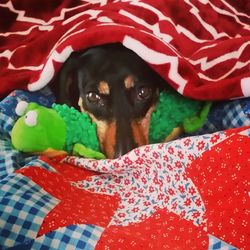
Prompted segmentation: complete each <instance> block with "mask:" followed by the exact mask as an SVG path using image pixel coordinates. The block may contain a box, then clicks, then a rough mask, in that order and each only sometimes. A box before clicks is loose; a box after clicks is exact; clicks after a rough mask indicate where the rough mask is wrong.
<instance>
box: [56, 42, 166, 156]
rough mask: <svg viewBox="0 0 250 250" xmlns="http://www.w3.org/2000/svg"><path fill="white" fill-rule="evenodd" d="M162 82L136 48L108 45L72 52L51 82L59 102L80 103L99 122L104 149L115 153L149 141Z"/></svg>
mask: <svg viewBox="0 0 250 250" xmlns="http://www.w3.org/2000/svg"><path fill="white" fill-rule="evenodd" d="M58 81H59V82H58ZM163 84H164V83H163V80H162V78H160V76H158V75H157V74H156V73H155V72H154V71H153V70H152V69H151V68H150V67H149V66H148V65H147V64H146V63H145V62H144V61H143V60H142V59H141V58H140V57H139V56H137V55H136V54H135V53H134V52H133V51H131V50H129V49H127V48H125V47H123V46H122V45H121V44H108V45H102V46H98V47H93V48H90V49H88V50H86V51H83V52H77V53H75V54H73V55H71V57H70V58H69V59H68V60H67V61H66V63H65V64H64V66H63V67H62V69H61V71H60V73H59V74H58V80H57V83H56V84H54V85H53V86H54V87H55V88H56V89H55V88H54V91H55V93H56V96H57V102H59V103H66V104H68V105H71V106H74V107H76V108H78V109H79V107H80V109H81V111H84V112H87V113H88V114H89V115H90V117H91V118H92V120H93V121H94V122H96V124H97V133H98V138H99V141H100V145H101V149H102V151H103V152H104V153H105V154H106V156H107V157H108V158H114V157H118V156H120V155H123V154H125V153H127V152H128V151H130V150H131V149H133V148H135V147H137V146H141V145H144V144H147V143H148V126H149V120H150V118H149V117H150V114H151V112H152V110H153V107H154V105H155V103H156V101H157V99H158V97H159V89H160V88H161V86H162V85H163Z"/></svg>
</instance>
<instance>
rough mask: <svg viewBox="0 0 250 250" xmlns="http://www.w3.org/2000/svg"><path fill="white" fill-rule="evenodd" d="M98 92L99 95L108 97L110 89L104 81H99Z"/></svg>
mask: <svg viewBox="0 0 250 250" xmlns="http://www.w3.org/2000/svg"><path fill="white" fill-rule="evenodd" d="M98 90H99V92H100V94H103V95H109V94H110V89H109V85H108V83H107V82H106V81H100V82H99V84H98Z"/></svg>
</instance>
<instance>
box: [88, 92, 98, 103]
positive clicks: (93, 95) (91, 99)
mask: <svg viewBox="0 0 250 250" xmlns="http://www.w3.org/2000/svg"><path fill="white" fill-rule="evenodd" d="M87 99H88V101H89V102H92V103H97V102H99V101H100V99H101V97H100V96H99V95H98V94H97V93H96V92H89V93H88V94H87Z"/></svg>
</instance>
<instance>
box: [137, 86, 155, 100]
mask: <svg viewBox="0 0 250 250" xmlns="http://www.w3.org/2000/svg"><path fill="white" fill-rule="evenodd" d="M151 95H152V89H151V88H149V87H145V86H144V87H141V88H139V89H138V92H137V98H138V99H139V100H144V99H147V98H149V97H150V96H151Z"/></svg>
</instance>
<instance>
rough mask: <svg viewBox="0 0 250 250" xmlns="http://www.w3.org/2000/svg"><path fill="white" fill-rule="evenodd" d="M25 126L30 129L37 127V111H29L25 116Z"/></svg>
mask: <svg viewBox="0 0 250 250" xmlns="http://www.w3.org/2000/svg"><path fill="white" fill-rule="evenodd" d="M24 121H25V124H26V125H27V126H29V127H34V126H36V125H37V112H36V111H34V110H33V111H29V112H28V113H27V114H26V115H25V119H24Z"/></svg>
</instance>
